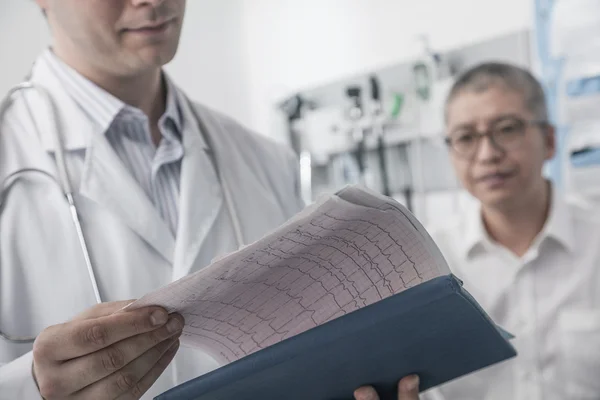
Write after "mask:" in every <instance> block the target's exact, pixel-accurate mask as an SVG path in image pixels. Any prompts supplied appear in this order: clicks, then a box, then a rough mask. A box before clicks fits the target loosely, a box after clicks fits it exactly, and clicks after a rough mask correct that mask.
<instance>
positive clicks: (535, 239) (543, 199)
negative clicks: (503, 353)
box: [432, 63, 600, 400]
mask: <svg viewBox="0 0 600 400" xmlns="http://www.w3.org/2000/svg"><path fill="white" fill-rule="evenodd" d="M445 112H446V131H447V137H446V141H447V143H448V147H449V151H450V154H451V160H452V163H453V166H454V170H455V172H456V174H457V175H458V178H459V179H460V181H461V183H462V185H463V186H464V187H465V189H467V190H468V191H469V193H470V194H471V195H473V196H474V197H475V198H476V199H477V200H478V201H479V207H477V208H474V209H470V210H466V211H465V212H464V214H463V215H460V216H459V217H458V218H457V220H456V221H455V222H454V223H452V224H449V225H448V226H446V227H444V228H443V229H439V230H433V231H432V236H433V238H434V240H435V241H436V242H437V244H438V245H439V246H440V248H441V250H442V252H443V253H444V256H445V257H446V259H447V261H448V263H449V265H450V268H451V269H452V271H453V272H454V273H455V274H456V275H457V276H458V277H460V278H461V279H462V280H464V283H465V287H466V289H467V290H468V291H469V292H470V293H471V294H472V295H473V296H474V297H475V298H476V299H477V301H478V302H479V303H480V304H481V305H482V307H483V308H484V309H485V310H486V311H487V312H488V314H489V315H490V316H491V317H492V319H493V320H494V321H495V322H496V323H498V324H499V325H500V326H502V327H504V328H506V329H507V330H509V331H510V332H511V333H513V334H514V335H515V336H516V339H514V340H513V345H514V346H515V348H516V349H517V352H518V353H519V355H518V357H517V358H515V359H513V360H510V361H508V362H505V363H503V364H501V365H498V366H495V367H491V368H489V369H486V370H484V371H482V372H479V373H475V374H472V375H471V376H468V377H465V378H462V379H458V380H457V381H455V382H452V383H450V384H447V385H445V386H443V387H441V388H440V389H439V390H436V391H435V392H436V393H435V394H437V396H435V397H432V398H444V399H465V400H466V399H477V400H481V399H486V400H496V399H498V400H500V399H502V400H505V399H527V400H534V399H544V400H553V399H557V400H558V399H573V400H574V399H599V398H600V379H599V377H600V223H599V222H598V220H597V218H596V219H594V218H593V217H592V214H593V211H594V210H591V209H586V208H584V207H582V206H581V204H582V203H581V202H579V201H575V200H576V199H572V200H571V199H567V198H565V196H563V195H561V192H560V188H559V187H555V186H554V185H552V184H551V183H550V182H549V181H547V180H546V179H545V178H544V177H543V175H542V168H543V165H544V162H545V161H547V160H549V159H551V158H552V157H554V156H555V152H556V137H555V131H554V128H553V127H552V126H551V125H550V124H549V123H548V112H547V106H546V100H545V97H544V92H543V89H542V87H541V85H540V83H539V82H538V81H537V80H536V79H535V78H534V77H533V76H532V75H531V74H530V73H529V72H528V71H525V70H523V69H521V68H519V67H516V66H513V65H508V64H499V63H487V64H482V65H479V66H477V67H475V68H473V69H471V70H469V71H467V72H466V73H465V74H464V75H462V76H461V77H460V78H459V79H458V80H457V82H456V83H455V84H454V87H453V88H452V90H451V92H450V94H449V97H448V99H447V102H446V111H445Z"/></svg>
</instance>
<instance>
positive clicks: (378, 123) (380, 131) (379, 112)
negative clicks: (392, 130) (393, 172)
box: [369, 75, 392, 196]
mask: <svg viewBox="0 0 600 400" xmlns="http://www.w3.org/2000/svg"><path fill="white" fill-rule="evenodd" d="M369 83H370V85H371V100H372V101H373V128H372V129H373V132H372V133H373V135H374V136H375V137H376V138H377V157H378V158H379V173H380V175H381V192H382V193H383V194H384V195H386V196H391V195H392V192H391V190H390V182H389V174H388V167H387V162H386V157H385V151H386V145H385V139H384V136H385V123H384V120H383V118H384V115H383V103H382V101H381V87H380V85H379V80H378V79H377V77H376V76H374V75H373V76H371V77H370V78H369Z"/></svg>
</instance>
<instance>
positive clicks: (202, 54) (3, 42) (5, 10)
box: [0, 0, 251, 122]
mask: <svg viewBox="0 0 600 400" xmlns="http://www.w3.org/2000/svg"><path fill="white" fill-rule="evenodd" d="M241 10H242V8H241V7H240V1H239V0H189V1H188V10H187V14H186V21H185V25H184V29H183V36H182V39H181V47H180V51H179V53H178V55H177V57H176V58H175V60H174V61H173V62H172V63H171V64H169V66H168V67H167V70H168V72H169V73H170V74H171V75H172V77H173V79H174V80H175V81H176V82H177V83H178V84H180V85H181V86H182V87H183V88H185V90H186V91H187V93H188V94H189V95H190V97H192V98H194V99H197V100H199V101H202V102H203V103H205V104H207V105H208V106H211V107H214V108H216V109H218V110H220V111H223V112H226V113H228V114H230V115H232V116H234V117H235V118H238V119H239V120H241V121H242V122H251V120H250V118H249V115H250V110H249V109H248V107H247V104H248V89H247V84H246V82H247V78H246V76H245V67H244V63H243V61H242V56H243V54H244V53H243V51H242V48H241V46H242V41H241V37H243V32H242V31H241V26H242V24H241ZM49 42H50V37H49V33H48V30H47V27H46V22H45V21H44V18H43V17H42V15H41V13H40V11H39V9H38V8H37V6H36V4H35V2H34V1H33V0H0V93H2V94H3V93H5V92H6V91H7V90H8V89H9V88H10V87H11V86H12V85H14V84H16V83H18V82H20V81H21V80H23V77H24V76H25V74H26V73H27V71H28V70H29V68H30V67H31V65H32V63H33V61H34V60H35V57H36V56H37V54H39V52H40V51H41V50H42V49H44V48H45V47H46V46H47V45H48V44H49Z"/></svg>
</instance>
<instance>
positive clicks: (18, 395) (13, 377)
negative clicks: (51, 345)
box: [0, 351, 43, 400]
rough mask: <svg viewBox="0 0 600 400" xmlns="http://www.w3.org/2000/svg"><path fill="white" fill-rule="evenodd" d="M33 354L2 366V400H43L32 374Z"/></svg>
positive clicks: (0, 378)
mask: <svg viewBox="0 0 600 400" xmlns="http://www.w3.org/2000/svg"><path fill="white" fill-rule="evenodd" d="M32 365H33V354H32V352H31V351H30V352H29V353H25V354H24V355H22V356H21V357H19V358H17V359H15V360H13V361H11V362H9V363H8V364H2V365H0V400H14V399H21V400H43V399H42V396H41V395H40V392H39V390H38V387H37V385H36V383H35V380H34V379H33V374H32Z"/></svg>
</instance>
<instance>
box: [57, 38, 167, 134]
mask: <svg viewBox="0 0 600 400" xmlns="http://www.w3.org/2000/svg"><path fill="white" fill-rule="evenodd" d="M57 50H58V49H56V48H54V49H53V51H54V53H55V54H56V55H57V56H58V57H59V58H60V59H61V60H62V61H63V62H65V63H67V64H68V65H69V66H70V67H71V68H73V69H75V70H76V71H77V72H78V73H80V74H81V75H82V76H84V77H85V78H86V79H88V80H90V81H91V82H93V83H94V84H96V85H97V86H99V87H101V88H102V89H104V90H105V91H107V92H108V93H110V94H111V95H113V96H115V97H116V98H118V99H119V100H121V101H122V102H124V103H125V104H128V105H130V106H132V107H135V108H138V109H140V110H141V111H142V112H143V113H144V114H146V116H147V117H148V120H149V123H150V128H151V131H152V139H153V141H154V142H155V143H154V144H155V145H158V142H159V141H160V132H159V130H158V121H159V119H160V117H161V116H162V115H163V114H164V112H165V109H166V92H167V90H166V84H165V82H164V80H163V79H162V78H163V75H162V69H161V68H160V67H154V68H148V69H146V70H144V71H143V72H140V73H136V74H129V75H117V74H114V73H111V72H110V71H106V70H102V69H100V68H95V67H94V66H92V65H90V64H88V63H85V62H81V61H80V60H77V59H76V58H72V57H69V56H68V53H66V54H63V53H62V52H60V50H58V51H57Z"/></svg>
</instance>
